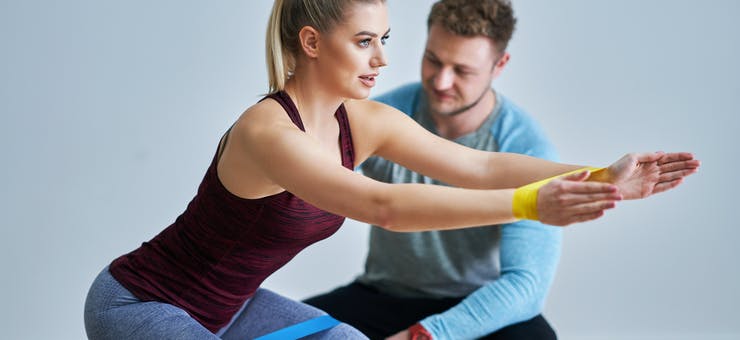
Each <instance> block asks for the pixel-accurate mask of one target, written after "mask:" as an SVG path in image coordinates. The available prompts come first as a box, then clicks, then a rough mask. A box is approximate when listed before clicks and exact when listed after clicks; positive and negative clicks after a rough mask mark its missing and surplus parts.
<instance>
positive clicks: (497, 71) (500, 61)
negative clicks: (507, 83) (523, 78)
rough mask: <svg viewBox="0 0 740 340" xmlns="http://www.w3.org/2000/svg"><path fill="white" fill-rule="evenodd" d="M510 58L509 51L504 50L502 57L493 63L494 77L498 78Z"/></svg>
mask: <svg viewBox="0 0 740 340" xmlns="http://www.w3.org/2000/svg"><path fill="white" fill-rule="evenodd" d="M509 58H511V56H510V55H509V52H504V55H502V56H501V58H498V61H496V65H493V70H491V72H492V73H493V79H496V78H497V77H498V76H499V75H500V74H501V71H503V70H504V67H506V64H507V63H508V62H509Z"/></svg>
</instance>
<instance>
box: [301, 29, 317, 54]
mask: <svg viewBox="0 0 740 340" xmlns="http://www.w3.org/2000/svg"><path fill="white" fill-rule="evenodd" d="M319 36H320V34H319V31H317V30H316V29H315V28H313V27H311V26H303V28H301V30H300V31H299V32H298V39H299V41H300V42H301V49H302V50H303V53H305V54H306V56H307V57H309V58H316V57H318V56H319Z"/></svg>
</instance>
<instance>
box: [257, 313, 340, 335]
mask: <svg viewBox="0 0 740 340" xmlns="http://www.w3.org/2000/svg"><path fill="white" fill-rule="evenodd" d="M338 324H339V321H337V319H334V318H332V317H331V316H330V315H322V316H319V317H318V318H314V319H310V320H306V321H303V322H299V323H297V324H295V325H292V326H288V327H285V328H282V329H278V330H276V331H274V332H272V333H268V334H265V335H263V336H261V337H259V338H257V339H254V340H287V339H299V338H302V337H304V336H308V335H311V334H314V333H318V332H321V331H323V330H327V329H329V328H332V327H334V326H336V325H338Z"/></svg>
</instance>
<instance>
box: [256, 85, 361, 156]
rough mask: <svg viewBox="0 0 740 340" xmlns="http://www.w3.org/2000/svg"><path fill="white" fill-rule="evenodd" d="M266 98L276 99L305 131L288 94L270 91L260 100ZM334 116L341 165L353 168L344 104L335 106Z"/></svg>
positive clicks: (352, 148)
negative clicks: (337, 127)
mask: <svg viewBox="0 0 740 340" xmlns="http://www.w3.org/2000/svg"><path fill="white" fill-rule="evenodd" d="M267 98H272V99H274V100H275V101H277V102H278V104H280V106H282V107H283V109H284V110H285V112H287V113H288V117H290V120H291V121H293V124H295V125H296V126H297V127H298V128H299V129H301V131H304V132H305V131H306V128H305V127H303V121H302V120H301V115H300V113H298V108H297V107H296V106H295V103H293V100H292V99H291V98H290V96H289V95H288V94H287V93H285V91H278V92H275V93H271V94H269V95H267V96H265V97H264V98H262V100H265V99H267ZM262 100H260V101H262ZM334 118H336V119H337V123H338V124H339V143H340V145H341V149H342V165H343V166H344V167H346V168H348V169H353V168H354V163H355V149H354V144H353V143H352V133H351V131H350V126H349V119H348V118H347V110H346V109H345V107H344V104H342V105H340V106H339V108H337V111H336V112H335V113H334Z"/></svg>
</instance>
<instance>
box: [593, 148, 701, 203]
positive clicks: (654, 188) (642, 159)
mask: <svg viewBox="0 0 740 340" xmlns="http://www.w3.org/2000/svg"><path fill="white" fill-rule="evenodd" d="M699 165H700V162H699V161H698V160H696V159H694V155H692V154H691V153H688V152H676V153H663V152H649V153H630V154H627V155H625V156H624V157H622V158H620V159H619V160H618V161H616V162H614V164H612V165H610V166H609V167H608V168H607V169H606V170H605V171H601V173H594V175H593V176H592V178H589V179H590V180H597V181H604V182H610V183H612V184H615V185H616V186H617V187H618V188H619V192H620V193H621V194H622V196H623V198H624V199H638V198H645V197H648V196H650V195H653V194H657V193H659V192H663V191H667V190H670V189H673V188H675V187H676V186H678V185H679V184H681V182H683V179H684V177H686V176H688V175H691V174H693V173H695V172H696V171H697V170H698V168H699Z"/></svg>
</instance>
